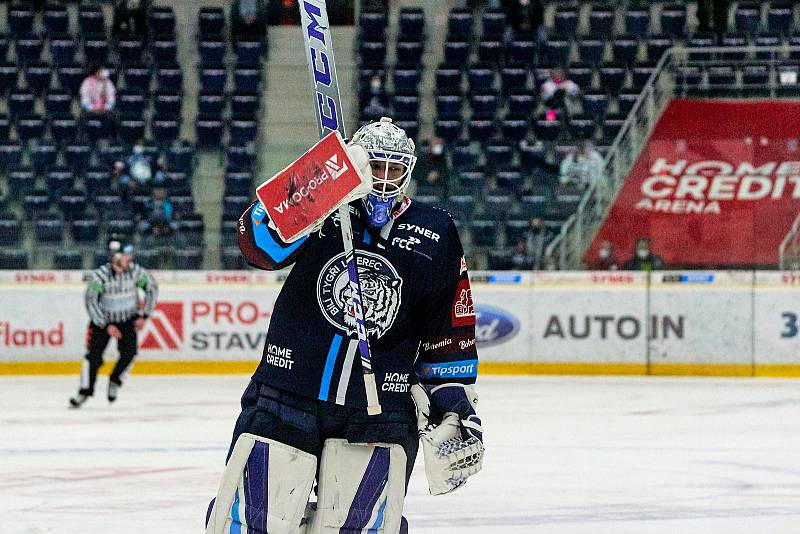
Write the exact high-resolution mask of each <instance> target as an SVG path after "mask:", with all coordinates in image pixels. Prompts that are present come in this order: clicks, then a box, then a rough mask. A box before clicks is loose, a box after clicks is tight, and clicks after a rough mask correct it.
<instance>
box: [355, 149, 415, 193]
mask: <svg viewBox="0 0 800 534" xmlns="http://www.w3.org/2000/svg"><path fill="white" fill-rule="evenodd" d="M367 154H368V155H369V161H370V163H371V162H373V161H382V162H385V163H386V165H385V166H384V169H383V176H382V177H381V176H375V173H373V174H372V194H373V195H375V196H376V197H377V198H378V199H380V200H387V199H389V198H395V197H398V196H400V195H402V194H404V193H405V191H406V189H408V184H409V183H410V182H411V172H412V171H413V170H414V165H416V163H417V157H416V156H415V155H413V154H406V153H404V152H394V151H391V150H367ZM390 163H399V164H401V165H403V167H405V171H404V172H403V174H402V175H401V176H400V177H399V178H395V179H390V178H389V164H390Z"/></svg>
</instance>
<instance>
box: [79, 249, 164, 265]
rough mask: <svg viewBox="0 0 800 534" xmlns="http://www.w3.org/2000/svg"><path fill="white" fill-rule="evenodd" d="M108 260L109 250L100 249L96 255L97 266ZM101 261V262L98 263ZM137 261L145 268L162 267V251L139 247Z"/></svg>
mask: <svg viewBox="0 0 800 534" xmlns="http://www.w3.org/2000/svg"><path fill="white" fill-rule="evenodd" d="M107 261H108V252H106V251H100V252H98V253H97V254H96V255H95V267H99V266H100V265H103V264H104V263H106V262H107ZM98 262H99V264H98ZM136 263H138V264H139V265H141V266H142V267H144V268H145V269H160V268H161V253H160V252H159V251H158V250H149V249H137V250H136Z"/></svg>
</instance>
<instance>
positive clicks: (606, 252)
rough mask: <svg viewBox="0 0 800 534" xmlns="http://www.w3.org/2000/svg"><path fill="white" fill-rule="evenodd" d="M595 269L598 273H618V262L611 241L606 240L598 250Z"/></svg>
mask: <svg viewBox="0 0 800 534" xmlns="http://www.w3.org/2000/svg"><path fill="white" fill-rule="evenodd" d="M595 269H597V270H598V271H616V270H617V269H619V266H618V265H617V260H616V259H615V258H614V244H613V243H612V242H611V241H608V240H605V241H603V242H602V243H600V248H599V249H598V250H597V263H596V264H595Z"/></svg>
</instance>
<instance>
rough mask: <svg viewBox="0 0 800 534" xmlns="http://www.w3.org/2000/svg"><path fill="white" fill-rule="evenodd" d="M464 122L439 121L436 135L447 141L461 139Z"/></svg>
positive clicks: (436, 126)
mask: <svg viewBox="0 0 800 534" xmlns="http://www.w3.org/2000/svg"><path fill="white" fill-rule="evenodd" d="M461 130H462V122H461V120H451V119H439V120H437V121H436V125H435V132H436V135H437V136H439V137H441V138H442V139H444V140H445V141H455V140H456V139H458V138H459V137H461Z"/></svg>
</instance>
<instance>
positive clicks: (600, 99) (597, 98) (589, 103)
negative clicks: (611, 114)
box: [583, 91, 608, 120]
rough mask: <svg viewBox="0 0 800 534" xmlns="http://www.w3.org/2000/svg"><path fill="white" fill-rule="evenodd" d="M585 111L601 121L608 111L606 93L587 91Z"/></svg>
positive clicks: (584, 99)
mask: <svg viewBox="0 0 800 534" xmlns="http://www.w3.org/2000/svg"><path fill="white" fill-rule="evenodd" d="M583 109H584V111H585V112H586V113H589V114H590V115H592V116H594V117H595V118H596V119H598V120H601V119H602V118H603V117H604V116H605V114H606V110H607V109H608V96H607V95H606V94H605V93H604V92H602V93H601V92H595V91H587V92H585V93H584V95H583Z"/></svg>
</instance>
